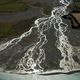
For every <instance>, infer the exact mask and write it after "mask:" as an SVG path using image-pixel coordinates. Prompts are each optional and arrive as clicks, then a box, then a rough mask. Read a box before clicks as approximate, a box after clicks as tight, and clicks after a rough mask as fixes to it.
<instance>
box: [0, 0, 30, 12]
mask: <svg viewBox="0 0 80 80" xmlns="http://www.w3.org/2000/svg"><path fill="white" fill-rule="evenodd" d="M28 8H29V6H28V4H25V3H23V2H20V1H18V0H1V1H0V12H18V11H24V10H27V9H28Z"/></svg>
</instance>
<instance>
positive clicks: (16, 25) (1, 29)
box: [0, 17, 37, 38]
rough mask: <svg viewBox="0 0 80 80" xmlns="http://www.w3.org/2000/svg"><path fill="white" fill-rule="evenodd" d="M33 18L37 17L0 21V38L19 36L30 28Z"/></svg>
mask: <svg viewBox="0 0 80 80" xmlns="http://www.w3.org/2000/svg"><path fill="white" fill-rule="evenodd" d="M35 19H37V17H33V18H31V19H27V20H21V21H18V22H3V23H0V38H6V37H13V36H20V35H21V34H22V33H24V32H25V31H28V30H29V29H30V27H31V26H32V24H33V22H34V20H35Z"/></svg>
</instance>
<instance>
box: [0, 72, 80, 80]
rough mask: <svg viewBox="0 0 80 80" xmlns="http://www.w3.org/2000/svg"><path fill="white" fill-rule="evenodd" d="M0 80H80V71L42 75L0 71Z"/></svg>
mask: <svg viewBox="0 0 80 80" xmlns="http://www.w3.org/2000/svg"><path fill="white" fill-rule="evenodd" d="M0 80H80V73H75V74H70V75H66V74H59V75H49V76H42V75H36V74H28V75H16V74H8V73H0Z"/></svg>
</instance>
